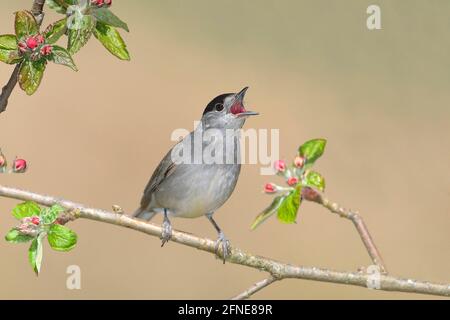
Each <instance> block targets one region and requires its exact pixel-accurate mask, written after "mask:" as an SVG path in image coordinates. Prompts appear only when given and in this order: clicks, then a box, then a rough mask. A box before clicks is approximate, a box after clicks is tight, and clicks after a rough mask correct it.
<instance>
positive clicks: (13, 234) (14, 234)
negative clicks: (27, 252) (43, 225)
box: [5, 229, 34, 243]
mask: <svg viewBox="0 0 450 320" xmlns="http://www.w3.org/2000/svg"><path fill="white" fill-rule="evenodd" d="M33 239H34V237H32V236H27V235H24V234H21V233H20V232H19V230H17V229H11V230H10V231H9V232H8V234H7V235H6V236H5V240H6V241H8V242H9V243H25V242H29V241H31V240H33Z"/></svg>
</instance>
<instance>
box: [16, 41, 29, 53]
mask: <svg viewBox="0 0 450 320" xmlns="http://www.w3.org/2000/svg"><path fill="white" fill-rule="evenodd" d="M18 46H19V51H20V52H22V53H25V52H27V50H28V46H27V44H26V43H25V42H23V41H21V42H19V44H18Z"/></svg>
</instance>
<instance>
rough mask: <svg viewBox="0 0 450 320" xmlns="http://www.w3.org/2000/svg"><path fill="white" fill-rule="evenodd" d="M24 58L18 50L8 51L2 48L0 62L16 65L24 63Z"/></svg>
mask: <svg viewBox="0 0 450 320" xmlns="http://www.w3.org/2000/svg"><path fill="white" fill-rule="evenodd" d="M22 59H23V58H22V57H21V56H20V55H19V52H18V51H17V50H7V49H2V48H0V61H1V62H4V63H7V64H16V63H19V62H20V61H22Z"/></svg>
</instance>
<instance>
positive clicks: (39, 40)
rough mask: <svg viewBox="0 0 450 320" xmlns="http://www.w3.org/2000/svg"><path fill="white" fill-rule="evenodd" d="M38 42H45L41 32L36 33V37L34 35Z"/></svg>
mask: <svg viewBox="0 0 450 320" xmlns="http://www.w3.org/2000/svg"><path fill="white" fill-rule="evenodd" d="M34 38H35V39H36V41H37V43H38V44H43V43H44V42H45V38H44V36H43V35H42V34H38V35H37V36H36V37H34Z"/></svg>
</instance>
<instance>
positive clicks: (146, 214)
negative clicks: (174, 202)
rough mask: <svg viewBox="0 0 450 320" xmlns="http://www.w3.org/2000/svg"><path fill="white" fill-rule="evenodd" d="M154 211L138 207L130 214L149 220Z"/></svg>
mask: <svg viewBox="0 0 450 320" xmlns="http://www.w3.org/2000/svg"><path fill="white" fill-rule="evenodd" d="M156 213H157V212H156V211H149V210H147V209H143V208H139V209H137V210H136V211H135V212H134V213H133V214H132V216H133V217H135V218H139V219H143V220H147V221H150V220H151V219H152V218H153V217H154V216H155V214H156Z"/></svg>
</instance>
